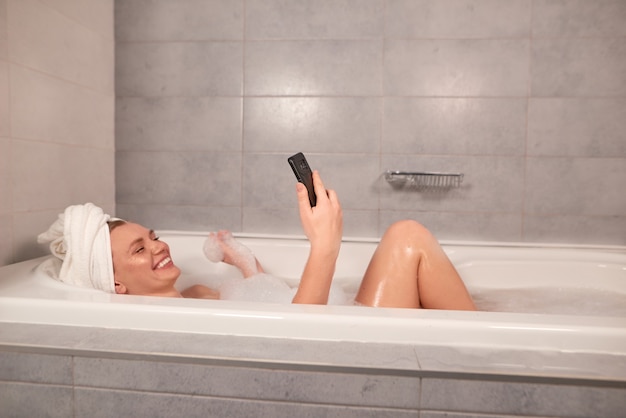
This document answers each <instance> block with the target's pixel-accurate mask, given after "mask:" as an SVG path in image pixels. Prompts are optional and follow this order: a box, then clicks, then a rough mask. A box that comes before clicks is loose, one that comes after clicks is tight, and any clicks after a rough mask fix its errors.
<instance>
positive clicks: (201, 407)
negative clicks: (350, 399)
mask: <svg viewBox="0 0 626 418" xmlns="http://www.w3.org/2000/svg"><path fill="white" fill-rule="evenodd" d="M75 404H76V413H75V416H76V417H77V418H82V417H90V418H99V417H103V418H104V417H110V416H134V417H152V416H164V417H170V416H185V417H213V418H231V417H252V416H253V417H258V418H292V417H296V416H297V417H301V418H313V417H320V416H336V417H342V418H377V417H381V416H393V417H397V418H415V414H416V411H414V410H402V409H384V408H372V407H365V408H363V407H358V406H354V407H349V406H333V405H324V404H306V403H292V402H282V401H281V402H268V401H250V400H242V399H231V398H213V397H203V396H192V395H167V394H155V393H150V392H143V393H142V392H129V391H113V390H110V391H109V390H98V389H83V388H79V389H77V390H76V393H75Z"/></svg>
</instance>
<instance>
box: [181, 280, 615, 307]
mask: <svg viewBox="0 0 626 418" xmlns="http://www.w3.org/2000/svg"><path fill="white" fill-rule="evenodd" d="M181 278H182V277H181ZM185 281H186V282H188V284H191V283H198V282H202V283H204V284H206V285H207V286H209V287H211V288H212V289H216V290H218V291H219V292H220V299H224V300H236V301H248V302H264V303H280V304H289V303H291V300H292V299H293V297H294V295H295V293H296V290H297V281H294V280H290V281H288V280H285V279H282V278H279V277H275V276H272V275H270V274H265V273H259V274H256V275H254V276H252V277H249V278H247V279H244V278H241V277H233V275H226V276H224V275H210V276H200V275H198V276H195V277H191V276H187V277H185ZM359 281H360V280H359V279H357V278H354V279H344V280H342V281H339V283H333V284H332V285H331V290H330V295H329V300H328V304H329V305H353V303H354V297H355V295H356V291H357V290H358V285H355V283H359ZM469 291H470V294H471V295H472V298H473V300H474V303H475V304H476V307H477V308H478V310H480V311H488V312H517V313H531V314H550V315H580V316H613V317H626V294H624V293H618V292H611V291H608V290H602V289H593V288H560V287H555V288H551V287H530V288H508V289H493V288H472V289H469Z"/></svg>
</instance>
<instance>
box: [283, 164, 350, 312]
mask: <svg viewBox="0 0 626 418" xmlns="http://www.w3.org/2000/svg"><path fill="white" fill-rule="evenodd" d="M313 187H314V188H315V195H316V196H317V204H316V206H315V207H313V208H312V207H311V204H310V203H309V196H308V193H307V190H306V187H305V186H304V185H303V184H302V183H298V184H297V185H296V190H297V193H298V207H299V209H300V220H301V221H302V228H303V229H304V233H305V234H306V236H307V238H308V239H309V242H310V243H311V249H310V252H309V258H308V260H307V262H306V265H305V266H304V271H303V272H302V277H301V279H300V284H299V285H298V291H297V292H296V295H295V296H294V298H293V303H316V304H325V303H327V301H328V293H329V291H330V284H331V283H332V280H333V275H334V274H335V264H336V262H337V257H338V256H339V248H340V246H341V234H342V233H343V215H342V212H341V205H340V204H339V199H338V198H337V194H336V193H335V192H334V191H333V190H327V189H326V188H325V187H324V183H323V182H322V179H321V178H320V175H319V173H318V172H317V171H314V172H313Z"/></svg>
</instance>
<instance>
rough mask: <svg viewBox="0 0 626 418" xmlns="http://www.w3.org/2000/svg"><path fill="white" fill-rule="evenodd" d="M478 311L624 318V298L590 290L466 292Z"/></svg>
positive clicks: (620, 294) (557, 289) (543, 289)
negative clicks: (470, 296)
mask: <svg viewBox="0 0 626 418" xmlns="http://www.w3.org/2000/svg"><path fill="white" fill-rule="evenodd" d="M470 294H471V295H472V298H473V299H474V303H475V304H476V308H478V310H481V311H492V312H518V313H536V314H554V315H580V316H615V317H626V294H625V293H618V292H611V291H608V290H603V289H594V288H568V287H565V288H564V287H530V288H514V289H470Z"/></svg>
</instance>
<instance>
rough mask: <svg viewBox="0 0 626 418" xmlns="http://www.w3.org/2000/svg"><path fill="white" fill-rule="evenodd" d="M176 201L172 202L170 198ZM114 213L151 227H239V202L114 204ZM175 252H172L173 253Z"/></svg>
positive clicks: (180, 229)
mask: <svg viewBox="0 0 626 418" xmlns="http://www.w3.org/2000/svg"><path fill="white" fill-rule="evenodd" d="M172 203H176V202H172ZM116 213H117V216H119V217H121V218H123V219H127V220H129V221H132V222H136V223H139V224H142V225H145V226H146V227H149V228H153V229H155V230H178V231H205V232H207V231H218V230H221V229H228V230H229V231H234V232H238V231H241V230H242V228H241V218H242V215H241V209H240V207H239V206H185V205H175V204H170V205H164V204H137V205H133V204H124V203H120V204H118V205H117V212H116ZM174 255H175V254H174Z"/></svg>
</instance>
